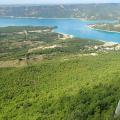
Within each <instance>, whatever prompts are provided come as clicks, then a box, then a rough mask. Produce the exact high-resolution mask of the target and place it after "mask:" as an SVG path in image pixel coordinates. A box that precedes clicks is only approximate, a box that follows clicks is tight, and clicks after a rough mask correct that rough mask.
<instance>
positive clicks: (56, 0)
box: [0, 0, 120, 4]
mask: <svg viewBox="0 0 120 120" xmlns="http://www.w3.org/2000/svg"><path fill="white" fill-rule="evenodd" d="M72 3H74V4H75V3H120V0H0V4H72Z"/></svg>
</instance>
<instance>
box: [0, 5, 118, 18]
mask: <svg viewBox="0 0 120 120" xmlns="http://www.w3.org/2000/svg"><path fill="white" fill-rule="evenodd" d="M119 11H120V4H78V5H36V6H35V5H33V6H32V5H30V6H28V5H23V6H17V5H16V6H0V16H14V17H41V18H81V19H87V20H90V19H92V20H96V19H120V12H119Z"/></svg>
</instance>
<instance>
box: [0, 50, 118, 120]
mask: <svg viewBox="0 0 120 120" xmlns="http://www.w3.org/2000/svg"><path fill="white" fill-rule="evenodd" d="M65 57H66V58H67V60H66V59H65ZM119 59H120V55H119V52H115V53H114V52H113V53H109V54H101V55H99V56H95V57H92V56H86V57H76V56H64V57H57V58H54V59H53V60H49V61H46V62H43V63H41V64H37V65H32V66H28V67H22V68H0V88H1V89H0V103H1V104H0V119H1V120H23V119H24V120H101V119H102V120H113V116H114V111H115V108H116V105H117V102H118V100H119V96H120V87H119V84H120V75H119V74H120V62H119Z"/></svg>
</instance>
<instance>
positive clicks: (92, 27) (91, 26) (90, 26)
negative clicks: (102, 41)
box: [88, 25, 120, 34]
mask: <svg viewBox="0 0 120 120" xmlns="http://www.w3.org/2000/svg"><path fill="white" fill-rule="evenodd" d="M88 27H89V28H90V29H94V30H97V31H101V32H108V33H119V34H120V32H118V31H109V30H102V29H97V28H94V26H93V25H88Z"/></svg>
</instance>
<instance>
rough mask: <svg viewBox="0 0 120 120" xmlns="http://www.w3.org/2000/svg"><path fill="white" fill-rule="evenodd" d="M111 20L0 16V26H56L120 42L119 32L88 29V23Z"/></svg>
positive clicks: (86, 35) (68, 31)
mask: <svg viewBox="0 0 120 120" xmlns="http://www.w3.org/2000/svg"><path fill="white" fill-rule="evenodd" d="M108 22H112V21H81V20H79V19H38V18H35V19H32V18H0V26H1V27H3V26H28V25H29V26H57V27H58V28H57V29H55V31H56V32H61V33H65V34H70V35H73V36H74V37H79V38H88V39H95V40H103V41H109V42H117V43H120V33H115V32H114V33H111V32H104V31H97V30H94V29H90V28H89V27H88V25H89V24H94V23H108Z"/></svg>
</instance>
